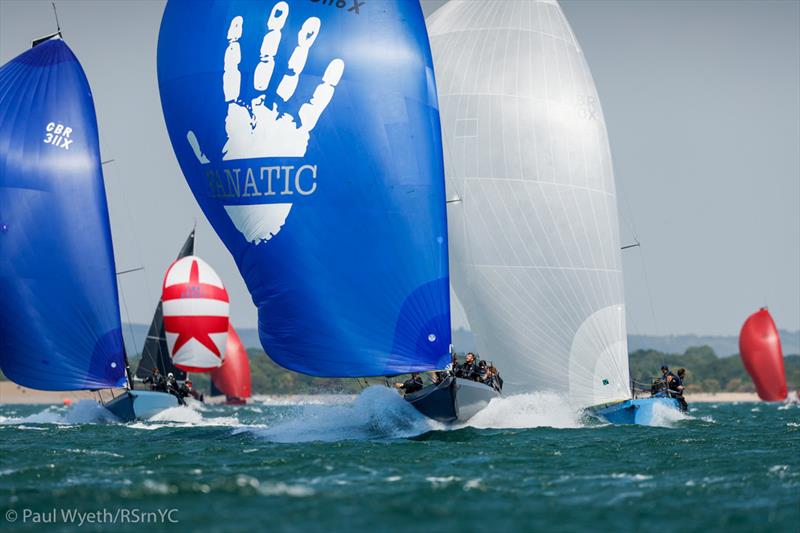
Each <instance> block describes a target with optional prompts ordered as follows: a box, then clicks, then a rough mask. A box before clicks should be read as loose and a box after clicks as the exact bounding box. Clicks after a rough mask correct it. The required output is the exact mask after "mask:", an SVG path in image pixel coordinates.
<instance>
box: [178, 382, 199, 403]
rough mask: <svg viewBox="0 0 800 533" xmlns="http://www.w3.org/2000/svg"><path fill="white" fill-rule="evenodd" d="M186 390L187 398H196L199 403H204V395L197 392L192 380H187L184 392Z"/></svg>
mask: <svg viewBox="0 0 800 533" xmlns="http://www.w3.org/2000/svg"><path fill="white" fill-rule="evenodd" d="M184 389H185V391H186V394H185V396H191V397H192V398H194V399H195V400H197V401H198V402H202V401H203V394H202V393H200V392H197V390H196V389H195V388H194V387H193V386H192V380H191V379H187V380H186V383H184V384H183V387H182V390H184Z"/></svg>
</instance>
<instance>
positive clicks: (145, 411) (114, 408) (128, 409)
mask: <svg viewBox="0 0 800 533" xmlns="http://www.w3.org/2000/svg"><path fill="white" fill-rule="evenodd" d="M179 405H180V403H179V402H178V398H177V397H176V396H174V395H172V394H168V393H166V392H156V391H146V390H141V391H140V390H131V391H126V392H125V393H124V394H122V395H121V396H117V397H116V398H114V399H113V400H111V401H110V402H108V403H106V404H105V408H106V409H108V410H109V411H111V412H112V413H113V414H114V416H116V417H117V418H119V419H120V420H122V421H123V422H132V421H134V420H146V419H148V418H151V417H152V416H155V415H157V414H158V413H160V412H161V411H164V410H165V409H169V408H171V407H178V406H179Z"/></svg>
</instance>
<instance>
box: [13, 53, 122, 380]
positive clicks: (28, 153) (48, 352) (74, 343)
mask: <svg viewBox="0 0 800 533" xmlns="http://www.w3.org/2000/svg"><path fill="white" fill-rule="evenodd" d="M0 294H1V295H2V303H1V304H0V305H2V308H0V314H1V315H2V316H1V317H0V368H2V370H3V373H4V374H5V375H6V376H7V377H8V378H9V379H11V380H12V381H14V382H16V383H18V384H20V385H24V386H26V387H31V388H34V389H41V390H81V389H99V388H104V387H120V386H123V385H124V384H125V356H124V349H123V341H122V332H121V327H120V319H119V305H118V300H117V280H116V274H115V270H114V252H113V249H112V244H111V230H110V227H109V220H108V208H107V205H106V196H105V189H104V185H103V174H102V171H101V168H100V148H99V143H98V137H97V120H96V118H95V112H94V104H93V102H92V94H91V90H90V89H89V82H88V81H87V79H86V75H85V74H84V72H83V69H82V68H81V65H80V63H79V62H78V59H77V58H76V57H75V55H74V54H73V53H72V51H71V50H70V49H69V47H68V46H67V45H66V44H65V43H64V42H63V41H62V40H60V39H51V40H49V41H46V42H44V43H42V44H39V45H37V46H36V47H34V48H32V49H30V50H28V51H27V52H25V53H23V54H21V55H19V56H17V57H16V58H14V59H12V60H11V61H10V62H9V63H7V64H5V65H3V67H2V68H0Z"/></svg>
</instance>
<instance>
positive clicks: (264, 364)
mask: <svg viewBox="0 0 800 533" xmlns="http://www.w3.org/2000/svg"><path fill="white" fill-rule="evenodd" d="M247 354H248V356H249V358H250V374H251V377H252V380H253V394H319V393H357V392H359V391H361V389H362V383H364V380H361V381H360V382H359V381H358V380H355V379H349V378H348V379H333V378H315V377H311V376H306V375H304V374H298V373H296V372H292V371H291V370H286V369H285V368H283V367H280V366H278V365H276V364H275V363H273V362H272V360H271V359H270V358H269V357H267V355H266V354H265V353H264V351H263V350H260V349H254V348H251V349H249V350H247ZM137 364H138V357H134V358H132V360H131V368H136V365H137ZM662 364H666V365H667V366H669V367H670V368H671V369H672V371H673V372H675V371H677V370H678V368H681V367H683V368H685V369H686V388H687V391H688V392H690V393H691V392H755V387H754V386H753V381H752V380H751V379H750V376H749V375H748V374H747V372H746V371H745V369H744V367H743V366H742V360H741V359H740V358H739V357H738V356H735V355H734V356H729V357H717V355H716V354H715V353H714V350H713V349H711V348H710V347H709V346H694V347H691V348H688V349H687V350H686V351H685V352H684V353H682V354H671V353H664V352H659V351H656V350H637V351H635V352H633V353H631V354H630V370H631V376H632V377H633V378H634V379H635V380H636V381H638V382H641V383H649V382H650V380H651V379H652V378H654V377H657V376H659V375H660V371H659V369H660V368H661V365H662ZM784 366H785V367H786V382H787V384H788V386H789V390H790V391H793V390H799V389H800V355H789V356H785V357H784ZM502 370H503V369H502V368H501V369H500V371H501V372H502ZM5 379H6V378H5V376H3V374H2V372H0V380H5ZM192 381H193V382H194V385H195V387H196V388H198V389H199V390H206V391H207V390H210V387H211V386H210V384H209V383H210V381H211V380H210V379H209V375H208V374H192ZM376 383H383V380H382V379H378V380H375V379H373V380H370V384H376Z"/></svg>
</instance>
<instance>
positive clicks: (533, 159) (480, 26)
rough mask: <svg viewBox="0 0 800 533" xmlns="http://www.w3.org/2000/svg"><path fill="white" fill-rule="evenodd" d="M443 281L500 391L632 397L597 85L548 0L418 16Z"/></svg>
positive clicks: (580, 401)
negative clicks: (438, 119)
mask: <svg viewBox="0 0 800 533" xmlns="http://www.w3.org/2000/svg"><path fill="white" fill-rule="evenodd" d="M428 29H429V33H430V36H431V46H432V49H433V56H434V60H435V66H436V78H437V81H438V86H439V102H440V106H441V116H442V135H443V140H444V153H445V164H446V175H447V188H448V191H447V193H448V224H449V227H450V254H451V255H450V259H451V277H452V283H453V287H454V290H455V293H456V295H457V297H458V299H459V301H460V303H461V304H462V305H463V307H464V309H465V312H466V315H467V318H468V321H469V324H470V327H471V329H472V332H473V333H474V334H475V336H476V341H477V344H478V348H479V350H480V354H481V356H482V357H484V358H487V359H490V360H493V361H494V362H495V363H497V364H498V365H499V368H500V369H501V371H502V372H503V377H504V378H505V384H506V386H505V390H506V391H530V390H542V389H551V390H555V391H558V392H560V393H563V394H565V395H566V394H569V397H570V400H571V403H572V404H573V405H575V406H577V407H588V406H593V405H598V404H603V403H609V402H614V401H618V400H624V399H627V398H629V397H630V392H629V375H628V354H627V340H626V330H625V305H624V299H623V283H622V269H621V258H620V249H619V235H618V221H617V201H616V194H615V188H614V176H613V172H612V167H611V154H610V151H609V146H608V140H607V136H606V128H605V124H604V121H603V115H602V111H601V109H600V103H599V101H598V97H597V91H596V89H595V86H594V83H593V81H592V77H591V74H590V72H589V68H588V66H587V64H586V60H585V59H584V57H583V54H582V52H581V49H580V47H579V46H578V43H577V41H576V40H575V36H574V35H573V33H572V31H571V29H570V27H569V24H568V23H567V21H566V20H565V18H564V14H563V13H562V12H561V9H560V8H559V6H558V4H557V3H556V2H554V1H517V0H485V1H481V2H472V1H460V0H451V1H450V2H448V3H447V4H446V5H444V6H443V7H441V8H440V9H439V10H438V11H436V12H435V13H434V14H433V15H432V16H431V17H430V18H429V20H428Z"/></svg>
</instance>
